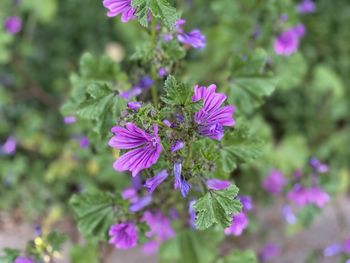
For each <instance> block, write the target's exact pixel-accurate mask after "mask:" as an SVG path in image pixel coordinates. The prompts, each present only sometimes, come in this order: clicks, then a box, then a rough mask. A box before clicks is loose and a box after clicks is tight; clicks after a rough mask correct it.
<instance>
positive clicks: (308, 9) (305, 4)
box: [296, 0, 316, 14]
mask: <svg viewBox="0 0 350 263" xmlns="http://www.w3.org/2000/svg"><path fill="white" fill-rule="evenodd" d="M296 9H297V11H298V13H300V14H310V13H313V12H315V10H316V6H315V3H314V2H313V1H312V0H303V1H301V2H300V3H299V4H298V5H297V7H296Z"/></svg>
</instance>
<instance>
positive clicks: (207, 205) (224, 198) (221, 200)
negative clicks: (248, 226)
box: [194, 185, 242, 230]
mask: <svg viewBox="0 0 350 263" xmlns="http://www.w3.org/2000/svg"><path fill="white" fill-rule="evenodd" d="M237 194H238V188H237V186H235V185H232V186H230V187H229V188H228V189H225V190H220V191H208V192H207V193H206V195H205V196H203V197H201V198H199V199H198V200H197V201H196V203H195V204H194V209H195V211H196V226H197V228H198V229H201V230H204V229H207V228H209V227H211V226H212V225H214V224H219V225H220V226H221V227H223V228H226V227H228V226H230V224H231V221H232V215H233V214H236V213H239V212H240V211H241V209H242V205H241V203H240V202H239V201H238V200H236V199H234V198H235V197H236V196H237Z"/></svg>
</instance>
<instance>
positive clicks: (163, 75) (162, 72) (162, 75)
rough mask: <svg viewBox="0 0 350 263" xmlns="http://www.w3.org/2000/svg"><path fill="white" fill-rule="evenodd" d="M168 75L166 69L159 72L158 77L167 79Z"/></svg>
mask: <svg viewBox="0 0 350 263" xmlns="http://www.w3.org/2000/svg"><path fill="white" fill-rule="evenodd" d="M167 74H168V72H167V71H166V69H165V68H160V69H159V70H158V76H159V77H161V78H162V77H165V76H166V75H167Z"/></svg>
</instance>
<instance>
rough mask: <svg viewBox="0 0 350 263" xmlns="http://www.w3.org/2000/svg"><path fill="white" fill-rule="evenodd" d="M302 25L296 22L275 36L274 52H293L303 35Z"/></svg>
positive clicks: (286, 54) (287, 53)
mask: <svg viewBox="0 0 350 263" xmlns="http://www.w3.org/2000/svg"><path fill="white" fill-rule="evenodd" d="M305 32H306V29H305V27H304V25H302V24H298V25H296V26H294V27H292V28H289V29H287V30H286V31H284V32H282V33H281V34H280V35H278V36H277V37H276V38H275V42H274V49H275V52H276V54H278V55H284V56H290V55H292V54H293V53H295V52H296V51H297V50H298V48H299V44H300V39H301V38H302V37H303V36H304V35H305Z"/></svg>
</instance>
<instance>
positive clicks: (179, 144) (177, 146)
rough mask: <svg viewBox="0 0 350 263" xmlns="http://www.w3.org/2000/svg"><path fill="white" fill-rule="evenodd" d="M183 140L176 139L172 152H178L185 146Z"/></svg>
mask: <svg viewBox="0 0 350 263" xmlns="http://www.w3.org/2000/svg"><path fill="white" fill-rule="evenodd" d="M184 145H185V144H184V142H183V141H176V142H175V144H174V145H172V146H171V152H176V151H178V150H181V149H182V148H183V147H184Z"/></svg>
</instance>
